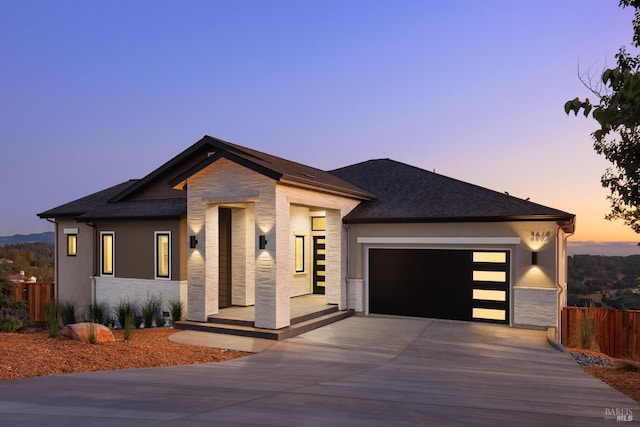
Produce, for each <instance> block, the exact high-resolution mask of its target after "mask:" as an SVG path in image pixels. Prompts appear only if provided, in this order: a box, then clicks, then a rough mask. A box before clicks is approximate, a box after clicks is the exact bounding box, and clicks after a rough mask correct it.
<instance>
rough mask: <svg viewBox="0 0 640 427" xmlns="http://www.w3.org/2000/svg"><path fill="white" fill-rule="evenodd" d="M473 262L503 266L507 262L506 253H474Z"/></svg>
mask: <svg viewBox="0 0 640 427" xmlns="http://www.w3.org/2000/svg"><path fill="white" fill-rule="evenodd" d="M473 262H490V263H500V264H504V263H505V262H507V253H506V252H474V253H473Z"/></svg>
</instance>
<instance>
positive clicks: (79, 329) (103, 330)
mask: <svg viewBox="0 0 640 427" xmlns="http://www.w3.org/2000/svg"><path fill="white" fill-rule="evenodd" d="M92 329H93V332H92V331H91V330H92ZM92 333H93V335H94V336H95V338H96V339H95V342H94V343H102V342H114V341H115V340H116V339H115V338H114V336H113V333H112V332H111V330H110V329H109V328H107V327H106V326H104V325H100V324H99V323H88V322H83V323H74V324H72V325H67V326H65V327H64V328H62V331H60V335H63V336H66V337H69V338H72V339H74V340H78V341H82V342H86V343H88V342H91V341H90V340H89V337H90V336H91V334H92Z"/></svg>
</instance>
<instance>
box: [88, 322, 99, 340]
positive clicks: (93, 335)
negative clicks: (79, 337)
mask: <svg viewBox="0 0 640 427" xmlns="http://www.w3.org/2000/svg"><path fill="white" fill-rule="evenodd" d="M89 343H90V344H98V335H96V324H95V323H93V322H91V321H90V322H89Z"/></svg>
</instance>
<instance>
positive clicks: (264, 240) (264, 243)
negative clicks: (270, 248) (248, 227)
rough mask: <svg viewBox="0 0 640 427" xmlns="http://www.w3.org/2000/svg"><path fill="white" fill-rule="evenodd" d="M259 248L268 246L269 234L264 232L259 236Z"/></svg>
mask: <svg viewBox="0 0 640 427" xmlns="http://www.w3.org/2000/svg"><path fill="white" fill-rule="evenodd" d="M258 248H260V249H266V248H267V236H265V235H264V234H261V235H260V237H258Z"/></svg>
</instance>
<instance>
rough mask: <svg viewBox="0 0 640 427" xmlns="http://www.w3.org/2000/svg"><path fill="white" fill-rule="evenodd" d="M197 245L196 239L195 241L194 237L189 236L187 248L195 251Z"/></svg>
mask: <svg viewBox="0 0 640 427" xmlns="http://www.w3.org/2000/svg"><path fill="white" fill-rule="evenodd" d="M197 244H198V239H196V236H189V247H190V248H191V249H195V247H196V245H197Z"/></svg>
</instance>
